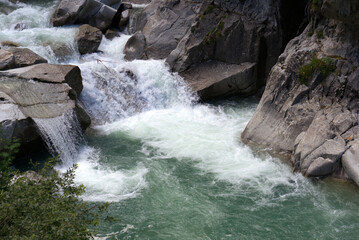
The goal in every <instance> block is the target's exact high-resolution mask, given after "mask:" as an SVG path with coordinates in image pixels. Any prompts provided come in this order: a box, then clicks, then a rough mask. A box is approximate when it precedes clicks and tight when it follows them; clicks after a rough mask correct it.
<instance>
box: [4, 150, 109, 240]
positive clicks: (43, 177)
mask: <svg viewBox="0 0 359 240" xmlns="http://www.w3.org/2000/svg"><path fill="white" fill-rule="evenodd" d="M17 146H18V145H14V144H10V145H9V147H8V150H9V151H7V152H4V151H2V152H1V154H0V156H1V159H0V163H1V164H2V165H1V169H0V173H1V175H0V180H1V183H2V185H1V186H0V209H1V211H0V226H1V227H0V239H64V240H66V239H86V240H87V239H89V238H93V236H94V234H95V232H93V231H91V230H89V229H88V227H89V226H90V225H97V223H98V219H99V216H100V215H101V214H102V213H103V212H104V211H105V210H106V209H107V206H108V204H107V203H106V204H90V203H87V202H84V201H82V200H81V199H80V198H79V196H80V195H81V194H83V193H84V190H85V188H84V186H83V185H76V184H75V183H74V177H75V175H74V171H75V169H76V165H74V166H73V167H72V168H70V169H68V170H67V171H66V173H64V174H61V173H59V172H57V171H56V170H54V169H53V167H54V165H55V164H57V162H58V161H57V160H56V159H50V160H49V161H48V162H47V163H46V164H45V166H44V167H42V168H40V169H38V172H37V173H33V174H27V176H26V175H21V174H20V173H19V171H17V170H14V169H12V168H10V161H11V160H12V154H11V152H13V151H14V150H15V149H16V148H17ZM4 157H5V158H4ZM5 159H7V161H3V160H5ZM28 173H29V172H28ZM29 175H30V176H29ZM14 176H15V177H14Z"/></svg>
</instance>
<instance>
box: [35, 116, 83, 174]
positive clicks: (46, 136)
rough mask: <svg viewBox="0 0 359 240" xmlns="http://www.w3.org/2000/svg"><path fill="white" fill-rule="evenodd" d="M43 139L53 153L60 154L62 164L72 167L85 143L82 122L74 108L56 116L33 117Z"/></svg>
mask: <svg viewBox="0 0 359 240" xmlns="http://www.w3.org/2000/svg"><path fill="white" fill-rule="evenodd" d="M33 120H34V121H35V123H36V125H37V127H38V128H39V131H40V133H41V136H42V139H43V140H44V142H45V143H46V145H47V147H48V149H49V150H50V152H51V153H52V154H53V155H57V154H59V156H60V159H61V160H62V164H63V165H64V166H66V167H71V166H72V164H73V163H75V161H76V159H77V158H78V152H79V149H80V148H81V147H82V146H83V144H85V139H84V138H83V136H82V131H81V127H80V124H79V122H78V120H77V117H76V114H74V112H73V111H72V110H70V111H68V112H66V113H64V114H63V115H61V116H58V117H56V118H41V119H40V118H33Z"/></svg>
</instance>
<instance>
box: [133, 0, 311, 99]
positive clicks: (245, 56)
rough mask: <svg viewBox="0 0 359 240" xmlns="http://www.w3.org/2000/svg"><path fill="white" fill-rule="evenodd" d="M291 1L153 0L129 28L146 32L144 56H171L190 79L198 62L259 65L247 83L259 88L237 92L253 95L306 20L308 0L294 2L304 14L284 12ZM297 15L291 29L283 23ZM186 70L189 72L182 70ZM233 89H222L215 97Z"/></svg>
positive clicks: (175, 67) (175, 68)
mask: <svg viewBox="0 0 359 240" xmlns="http://www.w3.org/2000/svg"><path fill="white" fill-rule="evenodd" d="M284 2H286V3H284ZM287 2H288V1H281V0H263V1H254V0H244V1H234V0H233V1H232V0H229V1H225V0H215V1H212V0H205V1H190V2H188V1H181V0H165V1H160V0H154V1H151V3H150V4H149V5H148V6H147V7H146V8H144V9H142V10H137V11H136V12H134V13H132V15H131V14H130V20H129V26H128V30H129V31H130V32H131V31H142V33H143V35H144V38H145V41H146V48H145V54H144V55H143V56H146V57H147V58H154V59H166V61H167V63H168V64H169V66H170V68H171V69H172V70H173V71H175V72H179V73H180V74H181V75H182V76H183V77H184V78H185V80H188V81H191V79H192V80H193V77H192V78H188V77H189V74H188V73H191V72H196V71H197V70H195V69H194V70H191V68H192V67H193V66H195V68H197V66H198V65H200V64H201V63H205V62H208V61H211V60H212V61H215V62H220V63H225V64H232V65H233V64H235V65H238V66H237V68H240V66H241V64H244V63H253V64H255V65H256V73H255V74H252V75H251V76H248V78H247V81H248V83H247V85H248V86H249V85H251V86H256V87H254V88H252V89H251V93H249V91H248V89H247V90H245V91H244V92H241V91H235V92H234V91H232V93H233V94H234V93H235V94H238V95H243V96H244V95H247V94H253V93H254V92H256V91H257V90H258V89H259V88H261V87H262V86H263V85H264V84H265V79H266V76H267V75H268V74H269V72H270V69H271V68H272V66H273V65H274V64H275V63H276V61H277V58H278V56H279V55H280V53H281V52H282V50H283V46H285V44H286V43H287V42H286V41H287V39H288V36H290V37H293V36H295V34H296V33H297V31H298V29H299V25H300V23H301V22H302V20H303V19H304V12H305V11H304V9H305V5H306V2H307V1H306V0H299V1H290V2H291V4H292V5H293V6H291V7H294V8H295V7H296V11H297V12H299V14H297V16H293V15H292V16H289V14H288V11H290V10H286V11H287V12H285V11H283V10H282V9H283V7H282V5H283V4H287V5H288V3H287ZM288 9H291V8H288ZM283 12H285V13H286V14H284V13H283ZM293 17H298V20H297V21H296V22H291V28H288V27H287V25H286V24H284V22H286V20H288V19H291V18H293ZM184 72H186V74H182V73H184ZM218 75H220V73H218ZM250 77H251V78H250ZM222 80H223V81H224V82H223V84H225V82H226V81H227V80H226V78H225V79H222ZM238 81H241V80H238ZM199 84H200V83H199ZM214 90H215V89H214ZM230 93H231V91H230V92H224V95H222V94H219V92H218V94H216V96H227V95H230Z"/></svg>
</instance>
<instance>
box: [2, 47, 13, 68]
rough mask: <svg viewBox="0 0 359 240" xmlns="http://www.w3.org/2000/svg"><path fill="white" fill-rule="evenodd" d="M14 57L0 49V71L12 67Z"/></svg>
mask: <svg viewBox="0 0 359 240" xmlns="http://www.w3.org/2000/svg"><path fill="white" fill-rule="evenodd" d="M14 62H15V58H14V55H13V54H12V53H10V52H8V51H5V50H3V49H0V70H6V69H10V68H12V67H13V66H14Z"/></svg>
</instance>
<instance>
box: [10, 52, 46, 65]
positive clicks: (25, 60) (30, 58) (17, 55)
mask: <svg viewBox="0 0 359 240" xmlns="http://www.w3.org/2000/svg"><path fill="white" fill-rule="evenodd" d="M6 51H8V52H10V53H12V54H13V55H14V68H20V67H26V66H31V65H34V64H40V63H47V60H46V59H45V58H43V57H41V56H39V55H37V54H36V53H34V52H33V51H31V50H30V49H28V48H9V49H7V50H6Z"/></svg>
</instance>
